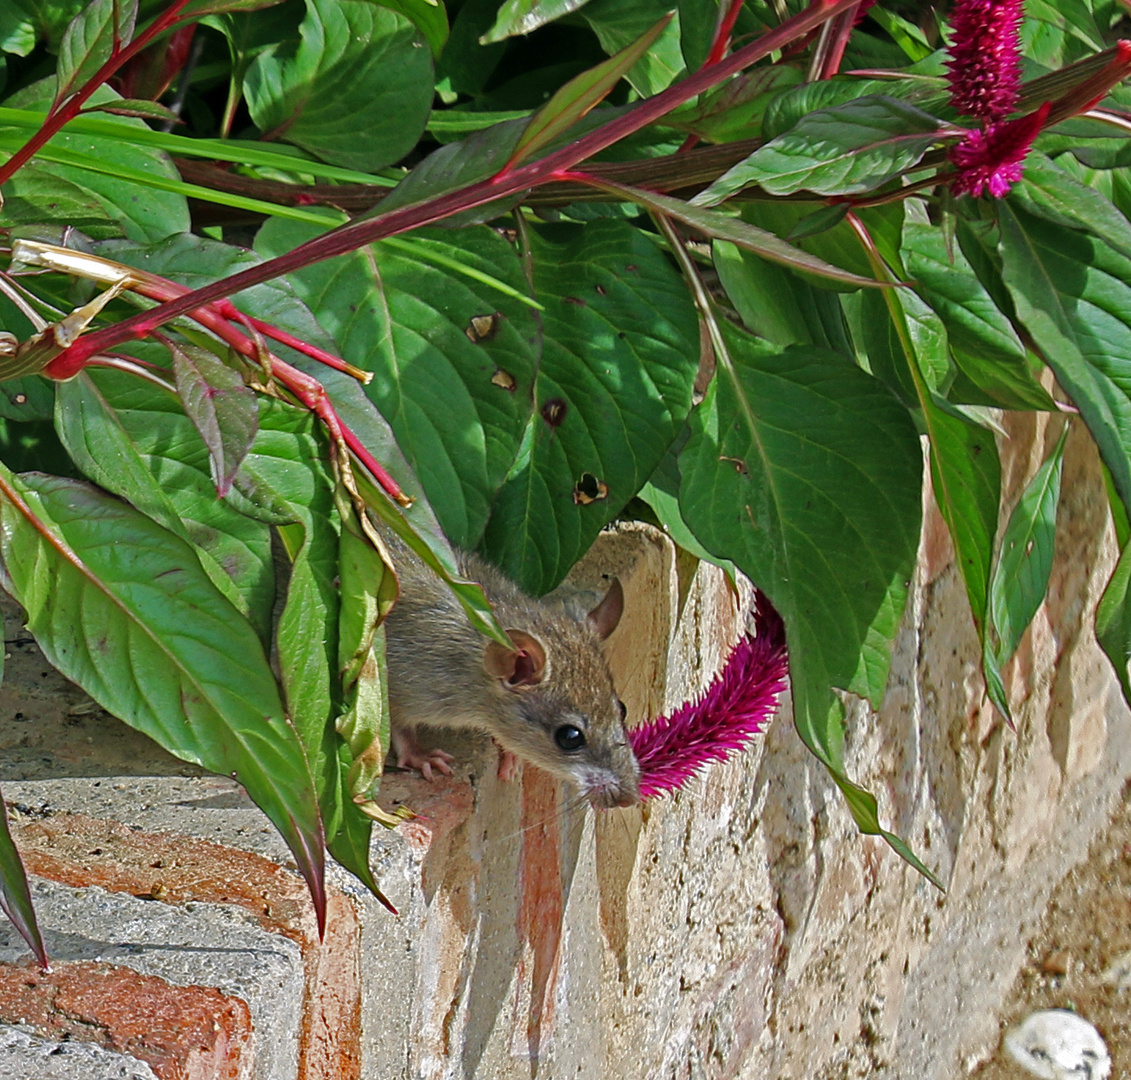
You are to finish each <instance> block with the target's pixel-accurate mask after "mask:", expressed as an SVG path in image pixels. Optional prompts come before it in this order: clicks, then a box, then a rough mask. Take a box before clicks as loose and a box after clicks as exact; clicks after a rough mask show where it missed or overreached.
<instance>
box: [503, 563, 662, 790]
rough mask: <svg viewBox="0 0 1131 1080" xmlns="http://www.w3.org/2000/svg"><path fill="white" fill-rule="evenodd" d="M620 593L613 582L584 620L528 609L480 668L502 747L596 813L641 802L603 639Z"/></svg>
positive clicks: (615, 617)
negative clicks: (496, 707)
mask: <svg viewBox="0 0 1131 1080" xmlns="http://www.w3.org/2000/svg"><path fill="white" fill-rule="evenodd" d="M623 610H624V593H623V591H622V589H621V585H620V582H619V581H615V580H614V581H613V584H612V586H611V587H610V588H609V591H608V592H607V593H606V594H605V597H604V599H603V600H602V601H601V602H600V603H599V604H598V605H597V606H596V607H595V608H594V609H593V610H592V611H591V612H589V615H588V616H587V617H586V619H585V620H584V621H579V620H577V619H574V618H571V617H569V616H567V615H559V614H556V613H551V612H549V611H547V610H535V611H532V616H531V617H532V622H531V623H530V624H529V625H528V626H527V627H526V628H525V629H521V630H520V629H513V630H508V631H507V636H508V637H509V638H510V639H511V641H512V642H513V643H514V648H513V649H507V648H505V647H504V646H503V645H501V644H499V643H497V642H490V643H488V645H487V646H486V649H485V651H484V655H483V667H484V669H485V670H486V672H487V674H488V675H489V676H491V678H492V679H493V680H494V683H495V686H496V688H497V700H498V702H499V704H500V705H501V706H502V712H503V714H504V719H503V723H502V725H501V732H500V738H499V741H500V742H502V743H503V744H504V747H505V748H506V749H507V750H511V751H513V752H514V753H516V754H517V755H518V756H519V757H521V758H525V759H526V760H527V761H532V762H533V763H534V764H535V765H538V766H539V767H540V768H543V769H545V770H546V771H547V772H550V773H553V774H554V775H555V776H559V777H561V778H563V779H566V780H569V781H571V782H572V783H573V784H575V785H576V786H577V787H579V788H580V789H581V791H582V793H583V794H584V795H585V796H586V797H587V798H588V799H589V801H590V802H591V803H592V804H593V805H594V806H597V807H610V806H632V805H634V804H635V803H637V802H639V801H640V768H639V766H638V765H637V763H636V758H635V756H634V755H633V752H632V748H631V747H630V746H629V744H628V737H627V735H626V734H625V730H624V720H625V708H624V705H623V703H622V702H621V701H620V699H619V698H618V697H617V695H616V691H615V690H614V688H613V680H612V676H611V675H610V674H609V668H608V665H607V664H606V663H605V658H604V655H603V653H602V652H601V641H602V640H603V639H604V638H606V637H608V636H609V634H611V633H612V632H613V630H614V629H616V626H617V623H618V622H619V621H620V617H621V613H622V612H623Z"/></svg>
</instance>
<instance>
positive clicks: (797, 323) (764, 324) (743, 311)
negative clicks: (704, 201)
mask: <svg viewBox="0 0 1131 1080" xmlns="http://www.w3.org/2000/svg"><path fill="white" fill-rule="evenodd" d="M714 265H715V270H716V271H717V272H718V275H719V280H720V282H721V283H722V286H723V288H724V289H725V290H726V293H727V296H728V297H730V301H731V303H732V304H734V306H735V309H736V310H737V311H738V313H739V315H741V316H742V321H743V323H744V324H745V325H746V329H747V330H749V331H750V332H751V333H752V334H754V335H755V336H756V337H760V338H765V339H766V340H767V341H771V342H773V343H774V344H775V345H782V346H785V345H819V346H821V347H823V348H826V349H832V350H834V351H835V352H839V353H841V354H842V355H844V356H845V357H846V358H847V359H850V360H855V353H854V352H853V349H852V344H851V342H850V341H849V340H848V335H847V332H846V328H845V320H844V314H843V312H842V310H841V307H840V300H839V299H838V297H837V296H836V294H835V293H831V292H827V291H826V290H824V289H816V288H814V287H813V286H812V285H811V284H810V283H809V282H808V281H806V280H804V279H803V278H799V277H797V276H796V275H795V274H791V273H790V272H789V271H788V270H785V269H783V268H782V267H781V266H777V265H775V264H774V263H771V262H767V261H766V260H765V259H760V258H758V257H757V256H756V255H754V254H752V253H750V252H746V251H742V250H740V249H739V248H738V247H736V246H735V245H734V244H730V243H727V242H726V241H716V242H715V244H714Z"/></svg>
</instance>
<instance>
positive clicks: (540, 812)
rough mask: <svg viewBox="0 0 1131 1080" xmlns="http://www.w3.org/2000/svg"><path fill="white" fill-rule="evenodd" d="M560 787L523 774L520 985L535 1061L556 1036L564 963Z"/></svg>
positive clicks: (538, 774)
mask: <svg viewBox="0 0 1131 1080" xmlns="http://www.w3.org/2000/svg"><path fill="white" fill-rule="evenodd" d="M560 786H561V785H560V784H559V783H558V782H557V781H556V780H554V779H553V778H552V777H550V776H548V775H547V774H546V773H544V772H542V771H541V770H540V769H524V770H523V773H522V863H521V884H520V887H521V890H522V895H521V900H520V907H519V940H520V942H521V945H522V953H521V956H522V959H521V960H520V980H519V982H520V984H521V983H522V982H525V981H526V980H527V979H529V987H530V991H529V992H530V1004H529V1008H528V1011H527V1017H526V1045H527V1050H528V1053H529V1054H530V1058H531V1060H537V1058H538V1057H539V1056H540V1055H541V1053H542V1051H543V1049H544V1045H545V1042H546V1040H547V1039H549V1037H550V1034H551V1031H552V1027H553V1020H554V1011H553V1008H554V989H555V987H556V986H557V981H558V967H559V962H560V958H561V947H562V917H563V916H564V914H565V895H564V891H563V887H562V863H561V821H560V814H559V811H558V793H559V788H560Z"/></svg>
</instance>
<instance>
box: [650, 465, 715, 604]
mask: <svg viewBox="0 0 1131 1080" xmlns="http://www.w3.org/2000/svg"><path fill="white" fill-rule="evenodd" d="M673 449H674V447H673ZM636 497H637V498H638V499H640V501H641V502H643V503H646V504H647V506H648V507H649V508H650V509H651V510H652V512H653V513H654V514H655V515H656V521H658V522H659V524H660V527H661V528H662V529H663V530H664V532H666V533H667V534H668V536H670V537H671V538H672V541H673V542H674V543H675V544H677V545H678V546H679V547H681V548H683V549H684V551H687V552H689V553H690V554H692V555H694V556H695V558H696V559H699V560H702V561H704V562H710V563H714V564H715V565H716V566H719V567H721V568H722V569H723V570H725V571H726V572H727V576H728V577H729V578H730V579H731V580H732V581H733V580H734V577H735V572H736V570H735V565H734V563H733V562H731V561H730V560H729V559H720V558H719V557H718V556H717V555H713V554H712V553H711V552H709V551H708V550H707V549H706V548H705V547H704V546H703V545H702V544H701V543H699V540H698V539H697V538H696V536H695V534H694V533H693V532H692V531H691V529H690V528H688V525H687V522H686V521H684V520H683V513H682V512H681V511H680V508H679V465H678V462H677V455H676V454H674V453H671V452H669V453H668V454H667V455H666V456H665V457H664V460H663V461H661V462H660V464H659V466H658V468H657V469H656V471H655V472H654V473H653V474H652V478H651V479H650V480H649V481H648V483H646V484H645V485H644V486H643V487H642V488H641V489H640V491H639V493H638V494H637V496H636Z"/></svg>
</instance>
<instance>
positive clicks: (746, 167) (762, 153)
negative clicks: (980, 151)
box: [694, 97, 939, 206]
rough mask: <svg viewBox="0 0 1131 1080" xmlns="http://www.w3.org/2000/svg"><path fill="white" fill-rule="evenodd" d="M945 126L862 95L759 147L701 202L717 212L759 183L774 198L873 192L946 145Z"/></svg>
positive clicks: (889, 100) (893, 103) (812, 116)
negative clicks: (941, 136)
mask: <svg viewBox="0 0 1131 1080" xmlns="http://www.w3.org/2000/svg"><path fill="white" fill-rule="evenodd" d="M938 133H939V121H938V120H936V119H935V118H934V117H933V116H931V115H930V114H929V113H925V112H923V111H921V110H920V109H916V108H915V107H914V106H912V105H906V104H904V103H903V102H901V101H896V100H895V99H894V98H886V97H862V98H857V99H856V100H854V101H850V102H848V103H847V104H845V105H841V106H838V107H837V108H834V109H819V110H817V111H816V112H813V113H809V114H808V115H807V116H805V117H804V118H803V119H801V120H800V121H798V123H797V124H795V125H794V126H793V127H792V128H790V130H789V131H787V132H785V133H784V134H782V135H779V136H778V137H777V138H776V139H773V140H771V141H770V142H768V143H766V145H765V146H762V147H759V149H757V150H755V151H754V153H753V154H751V155H750V156H749V157H748V158H746V159H745V160H744V161H741V162H739V163H738V164H737V165H735V166H734V167H733V168H731V169H729V170H728V171H727V172H725V173H723V175H722V176H720V177H719V179H718V180H716V181H715V182H714V183H713V184H712V185H711V186H710V187H709V188H707V189H706V190H705V191H703V192H701V193H700V194H699V195H697V196H696V197H695V200H694V201H695V202H697V203H699V204H700V205H702V206H714V205H715V204H717V203H720V202H722V201H723V200H724V199H727V198H729V197H730V196H731V195H734V194H735V193H736V192H738V191H741V190H742V189H743V188H744V187H748V186H749V185H751V184H757V185H758V186H760V187H761V188H762V189H763V190H764V191H767V192H769V194H771V195H790V194H792V193H793V192H795V191H813V192H816V193H817V194H819V195H851V194H856V193H859V192H862V191H873V190H875V189H876V188H878V187H879V186H880V185H881V184H884V183H886V182H887V181H888V180H890V179H892V177H895V176H898V175H899V174H900V173H901V172H903V171H904V170H905V169H907V168H909V167H910V166H912V165H914V164H915V163H916V162H917V161H918V160H919V159H920V158H921V157H922V156H923V155H924V154H925V153H926V152H927V150H928V149H930V147H931V145H932V144H933V143H934V142H935V141H936V140H937V139H938Z"/></svg>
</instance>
